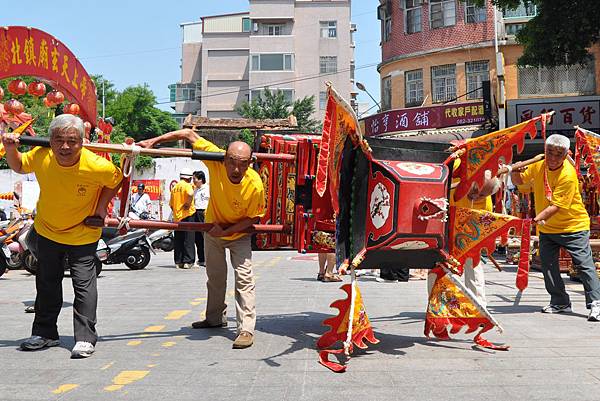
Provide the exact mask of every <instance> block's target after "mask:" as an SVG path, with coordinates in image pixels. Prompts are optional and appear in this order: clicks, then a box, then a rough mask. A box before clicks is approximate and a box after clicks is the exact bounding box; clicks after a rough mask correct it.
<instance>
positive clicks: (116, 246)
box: [100, 228, 155, 270]
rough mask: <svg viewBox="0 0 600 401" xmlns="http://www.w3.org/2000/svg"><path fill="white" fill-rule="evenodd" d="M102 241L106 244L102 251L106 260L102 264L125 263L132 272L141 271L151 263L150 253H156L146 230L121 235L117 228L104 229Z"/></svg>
mask: <svg viewBox="0 0 600 401" xmlns="http://www.w3.org/2000/svg"><path fill="white" fill-rule="evenodd" d="M102 241H103V242H104V243H105V248H104V249H102V250H101V251H100V252H101V253H102V257H104V258H105V260H103V261H102V263H104V264H107V265H109V264H119V263H125V265H126V266H127V267H128V268H130V269H131V270H141V269H143V268H145V267H146V266H148V264H149V263H150V252H151V251H152V253H155V252H154V249H152V244H151V242H150V241H149V239H148V236H147V230H144V229H139V230H132V231H129V232H127V233H125V234H124V235H120V234H119V230H118V229H116V228H103V229H102Z"/></svg>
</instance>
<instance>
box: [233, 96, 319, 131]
mask: <svg viewBox="0 0 600 401" xmlns="http://www.w3.org/2000/svg"><path fill="white" fill-rule="evenodd" d="M314 103H315V97H314V96H306V97H304V98H302V99H298V100H296V101H294V102H293V103H292V102H290V101H289V100H287V99H286V98H285V95H284V93H283V91H282V90H277V91H271V90H269V88H265V89H264V91H262V93H261V96H259V97H258V99H253V100H252V101H251V102H243V103H242V104H241V105H240V106H238V107H237V108H236V111H237V112H238V113H239V114H240V115H241V116H242V117H245V118H253V119H265V118H269V119H276V118H287V117H289V116H290V114H293V115H294V116H295V117H296V119H297V121H298V129H299V130H301V131H307V132H317V131H318V128H319V122H318V121H316V120H313V119H311V115H312V114H313V113H314V112H315V106H314Z"/></svg>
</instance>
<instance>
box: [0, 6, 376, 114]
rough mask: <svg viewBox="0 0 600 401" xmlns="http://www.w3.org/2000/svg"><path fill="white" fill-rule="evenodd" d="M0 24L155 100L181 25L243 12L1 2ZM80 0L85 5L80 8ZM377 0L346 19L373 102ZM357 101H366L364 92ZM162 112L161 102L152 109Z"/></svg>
mask: <svg viewBox="0 0 600 401" xmlns="http://www.w3.org/2000/svg"><path fill="white" fill-rule="evenodd" d="M3 3H5V4H3V5H2V13H1V14H0V26H6V25H24V26H31V27H35V28H38V29H41V30H43V31H46V32H48V33H50V34H52V35H54V36H56V37H57V38H58V39H59V40H61V41H62V42H63V43H64V44H65V45H66V46H67V47H69V48H70V49H71V51H72V52H73V53H75V55H76V56H78V57H79V59H80V61H81V62H82V64H83V65H84V67H85V68H86V70H87V71H88V73H90V74H102V75H104V76H105V77H106V78H107V79H109V80H111V81H113V82H114V83H115V85H116V87H117V88H118V89H124V88H126V87H128V86H131V85H137V84H142V83H147V84H148V85H149V86H150V88H151V89H152V90H153V91H154V93H155V95H156V97H157V99H158V101H159V102H167V101H168V100H169V90H168V88H167V87H168V85H169V84H171V83H174V82H177V81H178V80H179V78H180V68H179V65H180V59H181V28H180V27H179V24H180V23H182V22H190V21H197V20H199V19H200V17H201V16H205V15H214V14H223V13H231V12H238V11H246V10H248V2H247V1H245V0H223V1H214V0H196V1H192V0H176V1H169V2H158V1H142V0H118V1H117V0H103V1H95V0H93V1H87V0H84V1H81V0H80V1H73V0H61V1H59V2H54V1H42V0H29V1H7V2H3ZM83 4H85V7H83ZM378 4H379V2H378V0H360V1H358V0H355V1H354V2H353V3H352V16H353V17H352V21H353V22H354V23H356V24H357V25H358V32H357V33H356V36H355V42H356V49H355V51H356V53H355V59H356V66H357V71H356V79H357V80H358V81H360V82H363V83H364V84H365V85H366V86H367V88H368V90H369V91H370V92H371V94H372V95H373V96H374V97H375V98H376V99H379V74H378V73H377V69H376V67H375V66H371V67H367V68H360V67H361V66H364V65H368V64H373V63H377V62H379V61H380V60H381V51H380V47H379V35H380V34H379V23H378V21H377V14H376V8H377V5H378ZM359 101H361V102H369V103H371V104H372V101H371V100H370V99H369V98H368V96H367V95H366V94H364V93H361V94H360V95H359ZM160 107H161V108H163V109H165V110H166V109H168V104H165V105H161V106H160Z"/></svg>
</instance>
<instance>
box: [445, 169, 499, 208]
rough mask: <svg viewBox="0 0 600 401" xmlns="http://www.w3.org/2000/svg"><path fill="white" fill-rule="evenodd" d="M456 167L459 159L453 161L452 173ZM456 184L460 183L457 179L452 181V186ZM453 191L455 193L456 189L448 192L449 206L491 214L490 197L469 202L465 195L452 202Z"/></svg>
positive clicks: (492, 206)
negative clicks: (484, 211)
mask: <svg viewBox="0 0 600 401" xmlns="http://www.w3.org/2000/svg"><path fill="white" fill-rule="evenodd" d="M458 166H460V159H456V160H454V167H453V171H456V169H457V168H458ZM457 182H460V179H458V178H454V179H452V183H453V184H455V183H457ZM455 191H456V189H453V190H451V191H450V206H456V207H466V208H469V209H477V210H486V211H488V212H492V211H493V210H494V204H493V203H492V197H491V196H486V197H485V198H481V199H477V200H471V199H469V197H468V196H467V195H465V196H463V197H462V198H461V199H459V200H458V201H455V200H454V192H455Z"/></svg>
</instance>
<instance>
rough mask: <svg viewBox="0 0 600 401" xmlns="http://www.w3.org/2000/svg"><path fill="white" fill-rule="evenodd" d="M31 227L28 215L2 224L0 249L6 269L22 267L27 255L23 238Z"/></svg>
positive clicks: (31, 221)
mask: <svg viewBox="0 0 600 401" xmlns="http://www.w3.org/2000/svg"><path fill="white" fill-rule="evenodd" d="M32 225H33V219H31V216H28V215H23V216H21V217H20V218H18V219H17V220H15V221H13V222H12V223H11V222H2V226H0V235H1V236H2V238H3V239H2V240H1V241H0V247H2V252H3V254H4V256H5V262H6V266H7V268H8V269H11V270H15V269H19V268H21V266H22V265H23V263H24V260H25V257H26V255H27V245H26V244H25V237H26V236H27V233H28V232H29V229H30V228H31V227H32Z"/></svg>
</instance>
